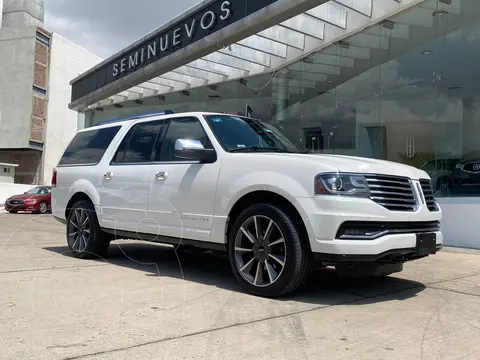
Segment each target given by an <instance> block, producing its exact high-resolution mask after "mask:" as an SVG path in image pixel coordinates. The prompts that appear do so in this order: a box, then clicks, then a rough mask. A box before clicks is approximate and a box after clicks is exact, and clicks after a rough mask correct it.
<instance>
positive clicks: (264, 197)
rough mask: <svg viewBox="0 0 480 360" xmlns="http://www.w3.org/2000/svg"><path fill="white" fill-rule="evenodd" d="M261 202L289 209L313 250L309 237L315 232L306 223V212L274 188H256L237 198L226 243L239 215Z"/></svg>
mask: <svg viewBox="0 0 480 360" xmlns="http://www.w3.org/2000/svg"><path fill="white" fill-rule="evenodd" d="M260 203H268V204H273V205H276V206H279V207H280V208H282V209H283V210H286V211H288V212H289V214H291V215H292V216H293V220H294V222H295V224H296V225H297V226H298V227H299V229H300V231H301V233H302V237H301V238H302V241H304V242H305V244H306V245H307V246H308V249H309V250H311V247H310V241H309V239H310V236H311V234H313V230H312V229H311V228H310V227H309V226H308V223H305V221H304V220H303V219H305V218H306V214H304V213H303V211H302V210H301V208H300V206H299V205H298V204H297V203H296V201H295V200H294V199H288V198H287V197H286V196H284V195H281V194H279V193H278V192H275V191H272V190H254V191H251V192H248V193H246V194H244V195H243V196H241V197H240V198H239V199H237V201H236V202H235V203H234V205H233V206H232V208H231V209H230V211H229V212H228V216H227V221H226V226H225V243H227V244H228V235H229V233H230V230H231V228H232V226H233V223H234V222H235V219H236V218H237V217H238V215H240V213H241V212H242V211H243V210H245V209H247V208H248V207H250V206H252V205H255V204H260Z"/></svg>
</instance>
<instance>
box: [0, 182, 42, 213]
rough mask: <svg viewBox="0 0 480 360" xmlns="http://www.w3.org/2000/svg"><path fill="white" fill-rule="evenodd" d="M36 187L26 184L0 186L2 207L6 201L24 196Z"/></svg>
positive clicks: (0, 204) (0, 203)
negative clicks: (17, 196)
mask: <svg viewBox="0 0 480 360" xmlns="http://www.w3.org/2000/svg"><path fill="white" fill-rule="evenodd" d="M34 187H35V185H25V184H0V206H1V207H3V205H4V204H5V200H7V199H8V198H9V197H10V196H12V195H18V194H23V193H24V192H25V191H28V190H30V189H31V188H34Z"/></svg>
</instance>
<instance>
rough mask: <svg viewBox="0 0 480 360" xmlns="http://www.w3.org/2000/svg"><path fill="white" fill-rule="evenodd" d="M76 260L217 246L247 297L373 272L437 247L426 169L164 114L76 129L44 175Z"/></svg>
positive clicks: (210, 118) (263, 130)
mask: <svg viewBox="0 0 480 360" xmlns="http://www.w3.org/2000/svg"><path fill="white" fill-rule="evenodd" d="M52 186H53V191H52V211H53V215H54V216H55V218H57V219H58V220H59V221H61V222H63V223H64V224H66V237H67V244H68V246H69V248H70V250H71V252H72V254H73V255H74V256H76V257H79V258H90V257H105V256H106V255H107V252H108V247H109V244H110V242H111V241H112V240H116V239H142V240H149V241H154V242H159V243H165V244H172V245H174V246H175V247H177V248H182V249H184V248H185V247H189V248H191V249H208V250H216V251H219V250H220V251H226V252H228V256H229V259H230V263H231V267H232V270H233V273H234V275H235V277H236V278H237V280H238V281H239V282H240V284H241V285H242V286H243V287H244V288H245V290H246V291H248V292H250V293H252V294H256V295H259V296H267V297H276V296H281V295H284V294H287V293H290V292H292V291H294V290H295V289H296V288H297V287H298V286H299V285H301V284H302V283H303V282H304V280H305V279H306V277H307V275H308V274H309V271H310V269H312V267H313V266H314V265H316V266H321V267H322V266H323V267H324V266H335V267H336V269H337V271H338V272H339V273H340V274H343V275H347V276H349V275H356V276H358V275H361V276H385V275H389V274H392V273H395V272H399V271H401V270H402V269H403V264H404V263H405V262H407V261H410V260H415V259H419V258H422V257H425V256H428V255H431V254H435V253H436V252H437V251H438V250H439V249H441V248H442V246H443V237H442V233H441V231H440V227H439V223H440V220H441V210H440V208H439V206H438V204H437V203H436V202H435V200H434V198H433V191H432V184H431V180H430V178H429V176H428V175H427V173H425V172H424V171H422V170H419V169H416V168H413V167H410V166H406V165H402V164H398V163H393V162H387V161H380V160H373V159H368V158H358V157H349V156H335V155H318V154H309V153H308V151H307V150H305V148H303V146H302V145H300V144H298V143H297V142H296V141H294V140H293V139H291V138H290V137H288V136H287V135H286V134H285V133H283V132H282V131H281V130H280V129H279V128H278V127H275V126H273V125H271V124H267V123H263V122H260V121H258V120H254V119H250V118H244V117H241V116H236V115H227V114H216V113H181V114H174V113H172V112H166V113H163V114H149V115H148V114H147V115H141V116H137V117H133V118H128V119H119V120H111V121H108V122H104V123H101V124H99V125H97V126H95V127H91V128H87V129H84V130H81V131H79V132H78V133H77V134H76V135H75V137H74V138H73V140H72V141H71V142H70V144H69V145H68V147H67V149H66V150H65V153H64V155H63V157H62V158H61V160H60V162H59V164H58V166H57V168H56V169H55V171H54V174H53V179H52Z"/></svg>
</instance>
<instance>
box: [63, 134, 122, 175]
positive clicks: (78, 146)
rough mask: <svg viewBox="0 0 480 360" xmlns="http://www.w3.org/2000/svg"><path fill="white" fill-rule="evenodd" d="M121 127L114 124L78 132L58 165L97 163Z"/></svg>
mask: <svg viewBox="0 0 480 360" xmlns="http://www.w3.org/2000/svg"><path fill="white" fill-rule="evenodd" d="M120 128H121V126H112V127H106V128H102V129H92V130H87V131H82V132H79V133H77V134H76V135H75V137H74V138H73V139H72V141H71V142H70V144H69V145H68V147H67V149H66V150H65V152H64V153H63V156H62V158H61V159H60V162H59V163H58V165H59V166H69V165H97V164H98V163H99V162H100V160H102V157H103V155H104V154H105V151H106V150H107V148H108V147H109V146H110V143H111V142H112V140H113V138H114V137H115V135H117V133H118V131H119V130H120Z"/></svg>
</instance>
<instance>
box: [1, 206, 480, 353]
mask: <svg viewBox="0 0 480 360" xmlns="http://www.w3.org/2000/svg"><path fill="white" fill-rule="evenodd" d="M110 254H111V256H110V257H109V258H108V259H106V260H104V261H82V260H77V259H74V258H71V257H69V256H68V252H67V248H66V246H65V239H64V229H63V227H62V226H61V225H60V224H58V223H56V222H55V221H54V220H52V218H51V217H50V216H37V215H27V214H25V215H21V214H19V215H10V214H0V359H15V360H17V359H35V360H38V359H95V360H97V359H168V360H171V359H206V360H214V359H288V360H294V359H328V360H336V359H341V360H345V359H355V360H361V359H368V360H380V359H383V360H387V359H388V360H389V359H463V360H478V359H480V255H478V254H476V253H474V252H472V253H462V252H458V253H456V252H447V251H444V252H442V253H440V254H438V255H436V256H434V257H432V258H428V259H424V260H421V261H417V262H415V263H411V264H408V265H407V266H406V269H405V271H404V272H403V273H401V274H400V275H398V276H396V277H391V278H387V279H383V280H375V281H372V280H370V281H358V280H345V279H339V278H337V277H336V276H335V274H334V273H332V272H329V271H322V272H318V273H316V274H314V275H313V276H312V279H311V281H310V283H309V285H308V286H307V287H306V289H305V290H303V291H302V292H301V293H299V294H296V295H295V296H292V297H289V298H287V299H282V300H269V299H261V298H256V297H252V296H249V295H246V294H244V293H242V292H241V290H240V289H239V288H238V286H237V284H236V282H235V280H234V278H233V276H232V275H231V273H230V269H229V265H228V263H227V261H226V260H225V259H224V258H221V257H214V256H210V255H208V254H207V255H202V256H197V257H185V256H183V257H181V258H180V259H178V258H177V256H176V255H175V252H174V251H173V249H172V248H170V247H164V246H160V245H153V244H148V243H140V242H136V243H135V242H128V241H123V242H119V243H118V244H112V246H111V251H110Z"/></svg>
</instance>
